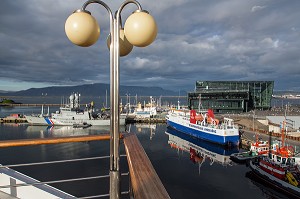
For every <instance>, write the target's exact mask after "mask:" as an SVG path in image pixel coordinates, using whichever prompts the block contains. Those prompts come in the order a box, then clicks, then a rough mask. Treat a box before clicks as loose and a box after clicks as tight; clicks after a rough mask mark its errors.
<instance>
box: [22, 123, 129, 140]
mask: <svg viewBox="0 0 300 199" xmlns="http://www.w3.org/2000/svg"><path fill="white" fill-rule="evenodd" d="M109 128H110V127H109V126H90V127H89V128H74V127H73V126H31V125H28V126H27V128H26V132H27V133H36V132H40V136H41V138H43V137H68V136H80V135H98V134H109V132H110V129H109ZM120 131H121V132H123V131H125V127H120Z"/></svg>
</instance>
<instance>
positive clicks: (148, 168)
mask: <svg viewBox="0 0 300 199" xmlns="http://www.w3.org/2000/svg"><path fill="white" fill-rule="evenodd" d="M123 141H124V145H125V150H126V155H127V162H128V166H129V173H130V178H131V183H132V188H133V194H134V198H135V199H164V198H170V196H169V194H168V192H167V191H166V189H165V187H164V185H163V184H162V182H161V180H160V179H159V177H158V175H157V173H156V171H155V169H154V168H153V166H152V164H151V162H150V160H149V158H148V156H147V154H146V152H145V151H144V149H143V147H142V145H141V143H140V142H139V140H138V138H137V136H136V135H135V134H134V133H129V134H124V138H123Z"/></svg>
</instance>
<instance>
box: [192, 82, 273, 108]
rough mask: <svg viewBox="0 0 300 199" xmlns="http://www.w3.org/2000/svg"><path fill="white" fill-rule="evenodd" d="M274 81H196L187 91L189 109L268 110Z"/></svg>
mask: <svg viewBox="0 0 300 199" xmlns="http://www.w3.org/2000/svg"><path fill="white" fill-rule="evenodd" d="M273 88H274V81H196V86H195V90H194V92H189V93H188V106H189V107H190V108H191V109H200V108H204V109H207V108H210V109H213V110H214V112H217V113H230V112H248V111H250V110H253V109H258V110H269V109H270V108H271V99H272V94H273Z"/></svg>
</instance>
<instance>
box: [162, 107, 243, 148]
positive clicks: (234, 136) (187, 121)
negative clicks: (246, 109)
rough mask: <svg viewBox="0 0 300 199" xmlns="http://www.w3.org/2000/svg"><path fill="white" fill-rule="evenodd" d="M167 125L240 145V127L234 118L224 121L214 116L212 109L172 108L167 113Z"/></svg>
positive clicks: (220, 142) (229, 144)
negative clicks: (235, 123)
mask: <svg viewBox="0 0 300 199" xmlns="http://www.w3.org/2000/svg"><path fill="white" fill-rule="evenodd" d="M166 120H167V125H168V126H170V127H172V128H174V129H176V130H178V131H181V132H183V133H186V134H189V135H192V136H194V137H197V138H200V139H203V140H206V141H210V142H213V143H217V144H220V145H225V146H238V145H239V141H240V136H239V129H238V127H237V126H235V125H234V122H233V119H230V118H224V120H223V121H222V122H220V121H219V120H218V119H216V118H215V117H214V113H213V111H212V110H211V109H208V110H207V111H205V112H204V111H201V112H198V113H197V112H196V110H184V109H172V110H170V111H169V112H168V114H167V115H166Z"/></svg>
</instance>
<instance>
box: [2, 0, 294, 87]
mask: <svg viewBox="0 0 300 199" xmlns="http://www.w3.org/2000/svg"><path fill="white" fill-rule="evenodd" d="M84 2H85V1H83V0H51V1H48V0H14V1H12V0H1V1H0V90H11V91H16V90H23V89H28V88H32V87H36V88H37V87H46V86H59V85H80V84H91V83H109V51H108V49H107V46H106V38H107V35H108V33H109V18H108V14H107V11H106V10H105V9H104V8H103V7H101V6H100V5H96V4H93V5H89V6H88V7H87V10H89V11H91V12H92V15H93V16H95V18H96V19H97V20H98V22H99V24H100V28H101V35H100V38H99V40H98V42H97V43H96V44H95V45H93V46H92V47H88V48H82V47H78V46H75V45H73V44H72V43H71V42H70V41H69V40H68V39H67V37H66V35H65V32H64V24H65V20H66V19H67V17H68V16H69V15H70V14H71V13H72V12H73V11H74V10H76V9H78V8H81V6H82V4H83V3H84ZM104 2H105V3H107V4H108V5H109V6H110V7H111V9H112V11H113V12H115V11H116V10H117V9H118V8H119V6H120V5H121V3H122V2H123V1H119V0H114V1H105V0H104ZM139 2H140V3H141V5H142V7H143V9H145V10H148V11H149V12H150V14H151V15H152V16H154V18H155V19H156V22H157V26H158V35H157V38H156V40H155V42H154V43H152V44H151V45H150V46H148V47H146V48H138V47H135V48H134V49H133V51H132V52H131V54H129V55H128V56H126V57H124V58H123V57H122V58H121V59H120V71H121V73H120V77H121V79H120V83H121V84H122V85H132V86H137V85H138V86H159V87H162V88H165V89H170V90H174V91H177V90H186V91H191V90H193V89H194V86H195V82H196V81H197V80H274V81H275V90H295V91H300V12H299V8H300V1H299V0H213V1H212V0H189V1H186V0H163V1H162V0H151V1H149V0H140V1H139ZM135 9H136V7H135V6H133V5H129V6H127V7H125V9H124V10H123V12H122V20H123V22H124V21H125V19H126V18H127V17H128V15H129V14H130V13H131V12H132V11H134V10H135Z"/></svg>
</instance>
